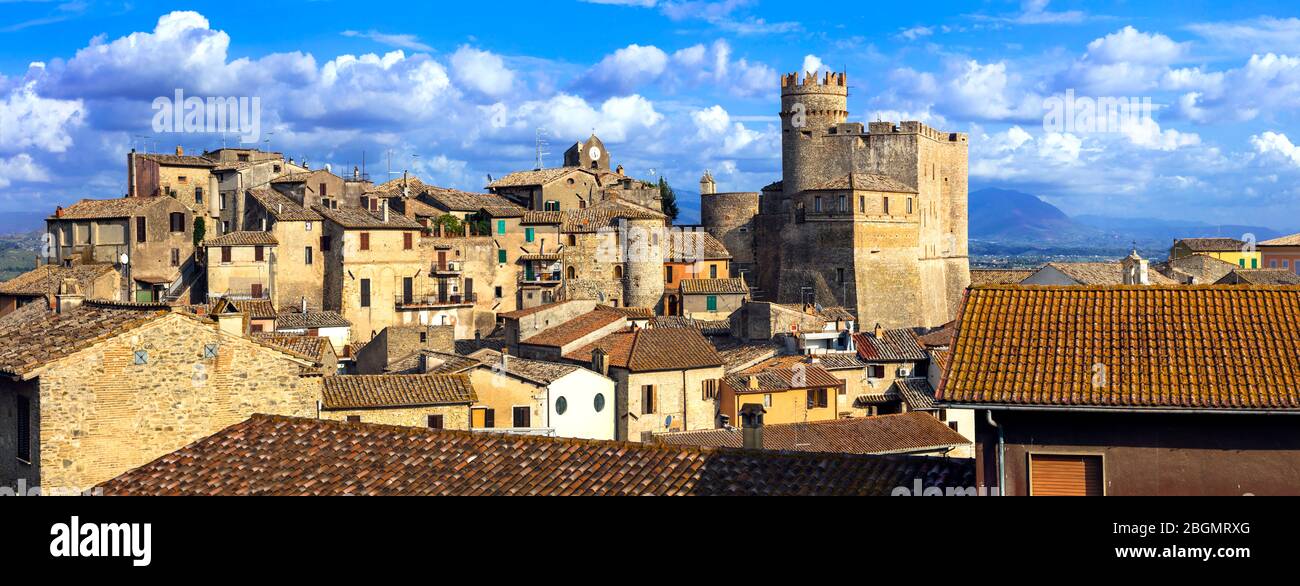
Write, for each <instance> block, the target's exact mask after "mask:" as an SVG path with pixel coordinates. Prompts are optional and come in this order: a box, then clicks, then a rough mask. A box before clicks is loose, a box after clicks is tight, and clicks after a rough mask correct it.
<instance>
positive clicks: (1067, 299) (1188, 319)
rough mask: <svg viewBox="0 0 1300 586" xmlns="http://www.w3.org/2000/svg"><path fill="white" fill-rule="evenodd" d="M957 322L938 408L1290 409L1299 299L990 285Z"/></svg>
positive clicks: (1295, 381) (1297, 382)
mask: <svg viewBox="0 0 1300 586" xmlns="http://www.w3.org/2000/svg"><path fill="white" fill-rule="evenodd" d="M958 319H959V321H958V332H957V339H956V342H955V343H954V345H953V350H952V352H953V354H952V364H951V365H950V366H949V367H948V370H947V376H945V377H944V381H943V383H942V384H941V388H940V389H939V393H938V398H939V400H940V401H941V402H948V403H978V404H1011V405H1036V406H1050V407H1064V408H1068V407H1071V406H1089V407H1122V408H1155V409H1168V408H1179V409H1212V410H1224V411H1233V410H1243V409H1260V410H1297V409H1300V288H1295V287H1265V286H1257V285H1249V286H1232V287H1229V286H1214V285H1194V286H1173V287H1151V286H1147V287H1143V286H1128V287H1014V286H1000V287H995V288H987V289H973V290H971V291H970V292H969V293H968V294H967V298H966V303H965V305H964V306H963V308H962V311H961V315H960V317H959V318H958ZM1099 375H1101V376H1100V377H1099ZM1098 381H1099V382H1098Z"/></svg>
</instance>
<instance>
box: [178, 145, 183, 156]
mask: <svg viewBox="0 0 1300 586" xmlns="http://www.w3.org/2000/svg"><path fill="white" fill-rule="evenodd" d="M176 156H178V157H183V156H185V148H184V147H182V146H181V145H176Z"/></svg>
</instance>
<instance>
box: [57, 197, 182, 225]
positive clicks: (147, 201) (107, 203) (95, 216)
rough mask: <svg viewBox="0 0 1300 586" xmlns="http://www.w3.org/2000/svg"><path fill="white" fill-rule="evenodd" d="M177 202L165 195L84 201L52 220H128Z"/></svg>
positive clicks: (71, 206)
mask: <svg viewBox="0 0 1300 586" xmlns="http://www.w3.org/2000/svg"><path fill="white" fill-rule="evenodd" d="M169 200H170V201H176V200H175V199H174V198H170V197H167V196H164V195H156V196H147V197H119V198H117V199H83V200H81V201H79V202H77V203H74V204H72V205H70V206H68V207H66V208H63V211H62V212H56V213H57V214H58V215H57V216H50V219H51V220H100V219H115V218H127V217H131V216H135V215H138V214H143V213H145V212H146V211H147V210H148V209H149V208H151V207H153V206H156V205H158V204H161V203H163V202H165V201H169Z"/></svg>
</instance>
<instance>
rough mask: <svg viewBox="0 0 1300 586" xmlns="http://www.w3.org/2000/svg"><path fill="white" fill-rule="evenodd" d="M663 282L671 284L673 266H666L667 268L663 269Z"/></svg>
mask: <svg viewBox="0 0 1300 586" xmlns="http://www.w3.org/2000/svg"><path fill="white" fill-rule="evenodd" d="M664 282H665V283H671V282H673V266H672V265H668V266H666V267H664Z"/></svg>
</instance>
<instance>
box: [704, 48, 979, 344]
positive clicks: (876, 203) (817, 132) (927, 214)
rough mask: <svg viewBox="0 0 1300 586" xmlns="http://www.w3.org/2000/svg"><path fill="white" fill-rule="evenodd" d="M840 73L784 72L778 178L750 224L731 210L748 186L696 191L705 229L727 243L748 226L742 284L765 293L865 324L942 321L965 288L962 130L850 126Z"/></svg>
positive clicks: (906, 125)
mask: <svg viewBox="0 0 1300 586" xmlns="http://www.w3.org/2000/svg"><path fill="white" fill-rule="evenodd" d="M847 77H848V76H847V74H845V73H827V74H825V75H824V76H823V77H821V78H818V77H817V76H816V75H814V74H811V73H810V74H807V75H806V76H803V77H802V78H801V76H800V75H799V74H789V75H785V76H782V78H781V133H782V140H781V159H782V180H781V181H779V182H777V183H774V184H772V185H769V186H767V187H765V188H763V190H762V194H761V195H759V196H758V198H757V200H758V205H757V208H758V209H757V214H756V215H753V216H751V217H752V223H751V222H745V221H739V219H738V218H736V217H735V215H734V213H733V209H731V208H733V207H738V208H741V209H743V208H745V207H748V204H749V201H750V197H747V196H748V195H749V194H745V195H746V196H740V194H737V195H736V196H731V197H719V196H721V195H724V194H711V195H705V196H702V198H701V199H702V208H703V212H704V215H703V218H702V219H703V220H704V224H705V227H706V228H707V229H709V230H710V231H712V232H714V233H715V235H719V237H720V238H722V239H723V241H724V242H725V243H726V244H727V245H728V247H730V246H731V244H732V242H731V241H729V240H728V238H727V237H726V236H727V235H730V236H731V238H732V239H733V240H735V239H739V238H738V236H739V235H740V234H741V232H739V230H740V228H741V227H745V228H746V233H748V232H750V229H752V236H753V237H752V239H749V240H748V242H752V246H753V256H754V262H755V265H756V266H755V269H756V272H757V273H758V274H757V278H756V279H754V278H752V277H751V278H750V280H751V281H756V282H752V283H751V284H752V285H755V286H757V288H758V290H759V294H760V295H761V296H763V297H766V298H767V299H769V300H772V301H777V302H781V303H801V302H803V303H817V304H821V305H825V306H831V305H841V306H844V307H846V308H849V309H856V311H857V316H858V320H859V322H860V323H862V324H867V325H874V324H876V323H880V324H881V325H883V326H885V327H912V326H930V327H932V326H938V325H942V324H944V323H947V322H949V321H951V320H952V319H954V318H955V317H956V313H957V308H958V307H959V305H960V303H961V298H962V294H963V292H964V290H965V288H966V287H967V286H968V285H969V284H970V264H969V259H968V256H967V243H966V236H967V210H966V205H967V204H966V194H967V147H968V139H967V136H966V135H965V134H963V133H948V132H942V131H939V130H936V129H934V128H930V127H928V126H926V125H924V124H922V123H920V122H902V123H901V124H897V125H896V124H894V123H892V122H872V123H870V124H869V125H868V127H867V128H865V129H864V128H863V125H862V124H860V123H851V122H848V116H849V112H848V79H847ZM710 179H711V178H710ZM724 200H733V201H729V202H727V203H726V204H724V203H723V202H724ZM734 200H739V201H734ZM720 204H722V205H720ZM737 204H739V205H737ZM711 208H714V209H711ZM738 248H742V249H743V248H744V246H739V247H738Z"/></svg>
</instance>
